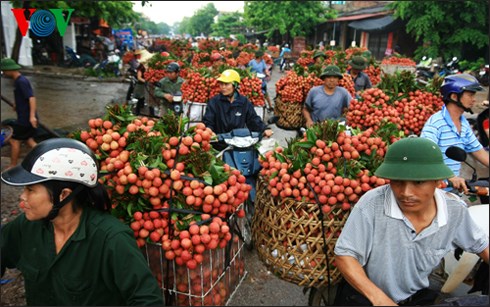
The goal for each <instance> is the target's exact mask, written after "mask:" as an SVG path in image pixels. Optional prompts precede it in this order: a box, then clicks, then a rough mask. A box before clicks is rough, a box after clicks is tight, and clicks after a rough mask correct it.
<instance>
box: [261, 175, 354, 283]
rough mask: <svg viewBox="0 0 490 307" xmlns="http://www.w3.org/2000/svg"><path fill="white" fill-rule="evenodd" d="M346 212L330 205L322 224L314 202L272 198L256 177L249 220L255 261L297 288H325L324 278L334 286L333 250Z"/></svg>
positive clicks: (347, 212)
mask: <svg viewBox="0 0 490 307" xmlns="http://www.w3.org/2000/svg"><path fill="white" fill-rule="evenodd" d="M349 213H350V211H345V210H342V209H341V205H340V204H339V205H333V206H332V210H331V211H330V212H329V213H328V214H327V215H325V217H324V219H323V225H322V220H321V218H320V216H322V213H321V211H320V208H319V206H318V205H317V204H316V203H307V202H301V201H296V200H294V199H292V198H283V199H279V198H274V197H273V196H272V195H271V193H270V192H269V190H268V189H267V182H265V180H264V179H263V178H262V177H259V180H258V183H257V196H256V200H255V214H254V220H253V236H254V242H255V246H256V249H257V253H258V255H259V259H261V261H263V262H264V264H265V265H266V267H267V268H268V269H269V270H270V271H271V272H273V273H274V274H275V275H276V276H278V277H280V278H282V279H284V280H286V281H289V282H292V283H295V284H297V285H299V286H304V287H320V286H326V285H328V281H329V278H328V276H329V277H330V285H331V286H332V285H335V284H336V283H338V282H339V281H340V277H341V274H340V271H339V270H338V269H337V268H336V266H335V257H334V252H333V250H334V247H335V243H336V241H337V238H338V237H339V235H340V231H341V229H342V227H343V225H344V224H345V222H346V221H347V218H348V216H349ZM322 233H325V241H324V238H323V236H322ZM324 242H326V251H324V247H325V244H324ZM325 253H326V254H325ZM327 262H328V267H327V265H326V264H327Z"/></svg>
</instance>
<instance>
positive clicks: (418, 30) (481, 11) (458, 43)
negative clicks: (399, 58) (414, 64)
mask: <svg viewBox="0 0 490 307" xmlns="http://www.w3.org/2000/svg"><path fill="white" fill-rule="evenodd" d="M389 7H390V8H393V9H395V16H396V17H398V18H401V19H402V20H406V21H407V27H406V31H407V33H409V34H411V35H413V36H414V37H415V39H416V40H420V41H421V42H422V45H421V46H419V47H418V48H417V50H416V51H415V56H416V57H421V56H422V55H427V56H430V57H433V58H435V57H437V56H442V57H443V59H447V58H450V57H452V56H457V57H461V53H462V50H463V47H473V48H476V49H482V48H485V47H486V48H488V13H489V11H488V1H487V0H472V1H394V2H393V3H391V4H390V5H389Z"/></svg>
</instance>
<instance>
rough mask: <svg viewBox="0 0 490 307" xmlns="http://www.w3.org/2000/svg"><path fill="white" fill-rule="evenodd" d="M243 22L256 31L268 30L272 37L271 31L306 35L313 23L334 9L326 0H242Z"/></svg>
mask: <svg viewBox="0 0 490 307" xmlns="http://www.w3.org/2000/svg"><path fill="white" fill-rule="evenodd" d="M244 16H245V22H246V24H247V25H249V26H251V27H253V28H254V29H255V31H264V30H268V32H267V34H266V36H267V37H269V38H271V37H272V35H273V33H274V31H279V33H280V34H281V35H285V34H286V35H288V36H293V37H294V36H305V35H308V34H310V33H311V31H312V30H313V28H314V26H316V25H317V24H319V23H321V22H324V21H325V20H327V19H330V18H334V17H335V16H336V13H335V11H334V10H332V9H330V8H329V7H328V6H327V5H326V4H325V1H245V7H244Z"/></svg>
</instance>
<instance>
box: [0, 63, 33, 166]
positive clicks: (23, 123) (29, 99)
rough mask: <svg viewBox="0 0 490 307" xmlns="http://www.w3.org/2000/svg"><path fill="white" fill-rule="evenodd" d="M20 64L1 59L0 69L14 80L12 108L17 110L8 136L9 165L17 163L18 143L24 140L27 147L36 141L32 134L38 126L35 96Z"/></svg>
mask: <svg viewBox="0 0 490 307" xmlns="http://www.w3.org/2000/svg"><path fill="white" fill-rule="evenodd" d="M20 68H21V67H20V65H19V64H17V63H15V61H14V60H12V59H10V58H5V59H2V63H1V70H2V72H3V73H4V74H5V76H6V77H9V78H11V79H13V80H14V97H15V106H14V110H15V112H17V120H16V121H15V122H14V123H13V124H11V126H12V128H13V130H14V133H13V135H12V137H11V138H10V146H11V147H12V149H11V154H10V166H8V168H11V167H14V166H16V165H17V163H18V160H19V155H20V143H21V142H23V141H25V142H26V143H27V145H29V147H31V148H34V146H36V144H37V143H36V141H35V140H34V135H35V134H36V128H37V126H38V119H37V114H36V97H34V92H33V91H32V86H31V83H30V82H29V80H28V79H27V78H26V77H24V76H23V75H22V74H21V73H20V71H19V69H20Z"/></svg>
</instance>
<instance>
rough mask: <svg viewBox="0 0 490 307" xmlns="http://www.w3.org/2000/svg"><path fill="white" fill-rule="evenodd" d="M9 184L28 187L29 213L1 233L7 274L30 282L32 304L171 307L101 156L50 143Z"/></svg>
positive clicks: (14, 171)
mask: <svg viewBox="0 0 490 307" xmlns="http://www.w3.org/2000/svg"><path fill="white" fill-rule="evenodd" d="M1 178H2V180H3V181H4V182H5V183H7V184H9V185H13V186H23V187H24V190H23V192H22V193H21V195H20V206H21V208H22V209H23V210H24V213H23V214H21V215H19V216H18V217H17V218H16V219H15V220H13V221H12V222H9V223H7V224H5V225H3V226H2V229H1V237H0V238H1V241H0V244H1V273H2V275H3V273H4V271H5V269H6V268H17V269H19V270H20V271H21V272H22V273H23V276H24V281H25V289H26V302H27V304H28V305H44V306H53V305H77V306H82V305H112V306H121V305H163V297H162V292H161V289H160V288H159V286H158V283H157V281H156V279H155V278H154V277H153V275H152V274H151V271H150V270H149V268H148V266H147V264H146V261H145V259H144V257H143V253H142V252H141V251H140V250H139V249H138V247H137V244H136V241H135V239H134V236H133V232H132V231H131V229H130V228H129V227H128V226H126V225H124V224H123V223H122V222H120V221H119V220H118V219H117V218H115V217H114V216H112V215H111V214H110V213H109V211H110V210H111V201H110V198H109V196H108V193H107V191H106V190H105V188H104V186H103V185H101V184H100V183H99V182H98V166H97V161H96V159H95V155H94V153H93V152H92V151H91V150H90V149H89V148H88V147H87V146H86V145H85V144H83V143H81V142H79V141H76V140H73V139H66V138H56V139H50V140H46V141H44V142H41V143H39V144H38V145H37V146H36V147H34V148H33V149H32V150H31V151H30V152H29V153H28V154H27V155H26V157H25V158H24V160H23V161H22V163H21V164H20V165H18V166H16V167H14V168H11V169H9V170H8V171H6V172H3V173H2V175H1Z"/></svg>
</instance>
